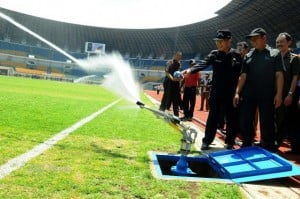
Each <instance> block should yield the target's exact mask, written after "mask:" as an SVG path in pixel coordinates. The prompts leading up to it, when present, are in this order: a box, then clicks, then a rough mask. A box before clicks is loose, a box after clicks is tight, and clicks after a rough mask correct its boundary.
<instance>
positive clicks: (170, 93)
mask: <svg viewBox="0 0 300 199" xmlns="http://www.w3.org/2000/svg"><path fill="white" fill-rule="evenodd" d="M163 85H164V94H163V98H162V100H161V104H160V108H159V110H161V111H165V110H166V109H168V108H170V106H171V104H173V112H174V115H175V116H179V96H180V86H179V82H172V81H171V80H167V81H164V84H163Z"/></svg>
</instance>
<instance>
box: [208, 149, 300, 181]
mask: <svg viewBox="0 0 300 199" xmlns="http://www.w3.org/2000/svg"><path fill="white" fill-rule="evenodd" d="M208 158H209V161H210V163H211V166H212V167H213V168H214V169H215V170H216V171H217V172H218V173H219V175H220V176H221V177H223V178H229V179H231V180H233V181H234V182H249V181H257V180H265V179H271V178H279V177H287V176H294V175H299V174H300V168H299V167H298V166H296V165H294V164H292V163H290V162H289V161H288V160H286V159H284V158H282V157H280V156H279V155H277V154H274V153H271V152H269V151H267V150H265V149H262V148H260V147H245V148H241V149H237V150H226V151H220V152H214V153H209V154H208Z"/></svg>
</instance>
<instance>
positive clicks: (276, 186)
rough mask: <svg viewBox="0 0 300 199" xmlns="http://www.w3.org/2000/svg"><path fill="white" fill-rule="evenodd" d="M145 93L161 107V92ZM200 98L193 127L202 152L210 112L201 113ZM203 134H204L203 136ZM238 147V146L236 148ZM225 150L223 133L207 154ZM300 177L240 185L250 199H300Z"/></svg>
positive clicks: (197, 145) (198, 98) (293, 157)
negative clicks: (196, 131) (197, 131)
mask: <svg viewBox="0 0 300 199" xmlns="http://www.w3.org/2000/svg"><path fill="white" fill-rule="evenodd" d="M145 93H146V94H147V95H148V96H150V97H151V98H152V99H154V103H156V105H157V106H159V104H160V101H161V98H162V95H163V93H162V92H160V93H159V94H158V95H157V93H156V91H149V90H146V91H145ZM199 109H200V96H197V99H196V106H195V111H194V118H193V123H192V125H194V126H197V127H198V128H199V131H200V135H198V138H197V140H196V143H195V148H196V150H200V146H201V139H202V137H203V135H204V133H203V132H204V129H205V124H206V119H207V116H208V112H205V111H200V110H199ZM201 133H202V134H201ZM236 147H238V146H236ZM223 148H224V135H223V134H222V133H218V134H217V136H216V139H215V140H214V142H213V144H212V145H211V149H210V150H209V151H207V152H212V151H216V150H220V149H223ZM285 150H287V147H282V148H281V151H282V152H284V151H285ZM280 155H282V156H284V158H287V159H289V160H290V161H292V162H294V163H298V164H299V162H297V161H296V160H297V158H299V157H296V156H285V155H284V153H282V154H280ZM299 179H300V177H299V178H297V177H296V178H295V177H293V178H290V177H287V178H280V179H272V180H265V181H258V182H252V183H242V184H240V186H241V188H242V191H243V192H244V193H245V195H246V196H247V197H248V198H249V199H269V198H272V199H273V198H276V199H281V198H282V199H289V198H293V199H294V198H295V199H296V198H300V180H299Z"/></svg>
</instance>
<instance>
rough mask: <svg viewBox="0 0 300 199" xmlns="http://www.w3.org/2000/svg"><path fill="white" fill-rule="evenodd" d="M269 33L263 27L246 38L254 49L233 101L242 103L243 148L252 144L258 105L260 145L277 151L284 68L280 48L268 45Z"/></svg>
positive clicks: (247, 61)
mask: <svg viewBox="0 0 300 199" xmlns="http://www.w3.org/2000/svg"><path fill="white" fill-rule="evenodd" d="M266 35H267V33H266V31H265V30H264V29H263V28H256V29H254V30H252V31H251V33H250V34H249V35H247V37H246V38H249V39H250V41H251V44H252V46H253V48H252V49H251V50H250V52H249V53H248V54H247V55H246V57H245V59H244V61H243V65H242V72H241V75H240V77H239V81H238V85H237V87H236V91H235V94H234V98H233V104H234V106H235V107H237V105H238V104H239V105H240V124H241V125H240V129H241V134H242V139H243V144H242V147H247V146H252V144H253V139H254V127H253V121H254V118H255V112H256V110H257V108H258V110H259V114H260V117H259V119H260V132H261V146H262V147H264V148H265V149H267V150H270V151H276V147H275V125H274V111H275V108H278V107H279V106H280V105H281V103H282V87H283V73H282V67H280V66H278V65H276V56H277V55H278V50H276V49H272V48H270V47H269V46H268V45H267V36H266ZM275 80H276V81H275ZM275 83H276V84H275Z"/></svg>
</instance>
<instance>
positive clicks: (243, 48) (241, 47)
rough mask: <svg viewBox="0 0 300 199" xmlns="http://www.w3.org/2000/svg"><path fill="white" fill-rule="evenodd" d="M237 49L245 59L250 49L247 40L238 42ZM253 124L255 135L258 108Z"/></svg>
mask: <svg viewBox="0 0 300 199" xmlns="http://www.w3.org/2000/svg"><path fill="white" fill-rule="evenodd" d="M236 50H237V51H238V53H240V55H241V57H242V58H243V59H244V58H245V56H246V55H247V53H248V52H249V50H250V49H249V45H248V43H247V42H246V41H240V42H238V43H237V44H236ZM253 125H254V135H256V131H257V125H258V109H256V112H255V117H254V121H253Z"/></svg>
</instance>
